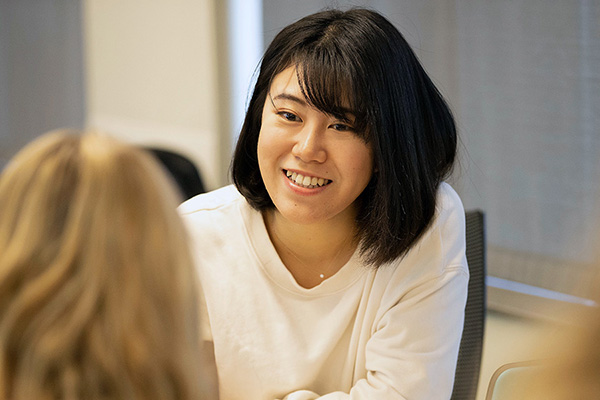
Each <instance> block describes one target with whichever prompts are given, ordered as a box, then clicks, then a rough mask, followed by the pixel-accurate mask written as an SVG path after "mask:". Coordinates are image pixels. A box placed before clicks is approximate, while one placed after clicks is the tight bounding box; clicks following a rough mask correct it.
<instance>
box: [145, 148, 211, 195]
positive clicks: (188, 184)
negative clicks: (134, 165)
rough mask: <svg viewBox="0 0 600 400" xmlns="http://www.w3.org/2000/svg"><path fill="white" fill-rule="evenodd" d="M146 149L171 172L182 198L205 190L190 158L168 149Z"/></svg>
mask: <svg viewBox="0 0 600 400" xmlns="http://www.w3.org/2000/svg"><path fill="white" fill-rule="evenodd" d="M146 150H148V151H149V152H150V153H151V154H153V155H154V156H155V157H156V158H157V159H158V161H159V162H160V163H161V165H162V166H163V167H165V168H166V169H167V171H168V172H169V173H170V174H171V176H172V177H173V179H174V180H175V182H176V183H177V186H178V187H179V189H180V191H181V194H182V195H183V200H187V199H190V198H192V197H194V196H195V195H197V194H200V193H204V192H205V191H206V189H205V188H204V183H203V181H202V178H201V177H200V172H199V171H198V168H197V167H196V165H195V164H194V163H193V162H192V161H191V160H190V159H188V158H187V157H185V156H184V155H182V154H179V153H176V152H173V151H170V150H165V149H159V148H155V147H146Z"/></svg>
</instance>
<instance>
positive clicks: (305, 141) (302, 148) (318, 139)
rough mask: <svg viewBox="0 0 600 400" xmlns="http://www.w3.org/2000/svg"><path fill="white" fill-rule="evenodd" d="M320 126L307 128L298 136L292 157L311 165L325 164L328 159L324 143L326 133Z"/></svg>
mask: <svg viewBox="0 0 600 400" xmlns="http://www.w3.org/2000/svg"><path fill="white" fill-rule="evenodd" d="M321 131H322V129H321V128H319V127H318V126H305V127H304V128H303V129H302V130H301V131H300V132H299V133H298V135H297V136H296V143H295V144H294V147H293V148H292V155H294V157H296V158H299V159H300V160H302V161H304V162H306V163H311V162H316V163H323V162H325V160H326V159H327V151H326V149H325V143H324V137H323V136H324V135H323V133H324V132H321Z"/></svg>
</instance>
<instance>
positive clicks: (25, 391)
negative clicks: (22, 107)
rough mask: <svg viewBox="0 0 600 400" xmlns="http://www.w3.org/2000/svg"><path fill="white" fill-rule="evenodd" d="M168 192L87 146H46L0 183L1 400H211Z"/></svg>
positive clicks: (118, 147)
mask: <svg viewBox="0 0 600 400" xmlns="http://www.w3.org/2000/svg"><path fill="white" fill-rule="evenodd" d="M179 200H180V199H179V198H178V197H177V194H176V191H175V187H174V185H173V184H172V183H171V182H170V181H169V179H168V178H167V176H166V174H165V172H163V170H162V169H161V168H160V167H159V166H158V164H156V162H155V161H154V159H153V158H152V157H151V155H149V154H147V153H145V152H144V151H142V150H139V149H136V148H134V147H133V146H128V145H125V144H122V143H120V142H118V141H116V140H114V139H111V138H109V137H107V136H103V135H99V134H95V133H82V134H80V133H79V132H68V131H55V132H51V133H48V134H46V135H43V136H41V137H40V138H38V139H37V140H35V141H34V142H32V143H31V144H29V145H28V146H26V147H25V148H24V149H23V150H22V151H21V152H19V153H18V154H17V155H16V156H15V157H14V159H13V160H12V161H11V162H10V163H9V164H8V165H7V166H6V168H5V169H4V171H3V172H2V175H0V399H2V400H4V399H10V400H25V399H27V400H30V399H128V400H134V399H144V400H151V399H161V400H169V399H178V400H185V399H211V398H216V396H215V394H214V391H213V386H212V382H213V377H212V368H211V366H210V364H209V363H207V362H206V361H204V360H203V352H202V345H201V343H200V334H199V321H198V316H199V314H200V312H199V311H198V309H197V304H198V303H199V302H198V296H199V294H198V286H197V282H196V279H197V278H196V274H195V271H194V268H193V263H192V259H191V255H190V253H189V250H188V243H187V238H186V235H185V232H184V228H183V226H182V224H181V221H180V219H179V217H178V215H177V213H176V207H177V204H178V203H179Z"/></svg>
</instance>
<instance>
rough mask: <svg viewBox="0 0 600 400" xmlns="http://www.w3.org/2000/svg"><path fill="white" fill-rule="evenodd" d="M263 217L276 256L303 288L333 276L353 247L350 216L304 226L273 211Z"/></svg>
mask: <svg viewBox="0 0 600 400" xmlns="http://www.w3.org/2000/svg"><path fill="white" fill-rule="evenodd" d="M263 217H264V220H265V225H266V227H267V231H268V232H269V236H270V238H271V242H272V243H273V246H274V247H275V249H276V250H277V253H278V254H279V257H280V258H281V260H282V261H283V263H284V264H285V266H286V267H287V269H288V270H289V271H290V272H291V273H292V275H293V276H294V278H295V279H296V281H297V282H298V284H300V285H301V286H303V287H307V288H309V287H314V286H317V285H318V284H319V283H321V282H322V281H323V280H324V279H326V278H329V277H331V276H333V275H334V274H335V273H336V272H337V271H339V270H340V269H341V268H342V267H343V266H344V265H345V264H346V263H347V262H348V260H349V259H350V258H351V257H352V254H353V253H354V250H355V249H356V246H357V241H356V238H355V233H356V224H355V222H354V219H353V218H352V219H350V220H349V219H335V218H334V219H331V220H328V221H325V222H321V223H318V224H311V225H304V224H298V223H294V222H292V221H289V220H287V219H285V218H284V217H283V216H282V215H281V214H280V213H279V212H278V211H277V210H272V211H267V212H265V213H264V214H263Z"/></svg>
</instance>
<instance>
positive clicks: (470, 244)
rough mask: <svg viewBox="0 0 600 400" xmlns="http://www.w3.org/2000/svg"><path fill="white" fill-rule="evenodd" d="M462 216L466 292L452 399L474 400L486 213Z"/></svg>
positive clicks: (483, 299) (482, 311) (479, 347)
mask: <svg viewBox="0 0 600 400" xmlns="http://www.w3.org/2000/svg"><path fill="white" fill-rule="evenodd" d="M465 217H466V236H467V237H466V239H467V248H466V253H467V263H468V264H469V274H470V279H469V294H468V295H467V305H466V308H465V324H464V328H463V336H462V339H461V341H460V348H459V351H458V363H457V365H456V375H455V377H454V389H453V391H452V397H451V400H474V399H475V396H476V394H477V384H478V382H479V371H480V368H481V353H482V350H483V333H484V325H485V312H486V286H485V276H486V258H485V254H486V251H485V250H486V246H485V244H486V242H485V215H484V213H483V212H482V211H480V210H473V211H467V212H466V215H465Z"/></svg>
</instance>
